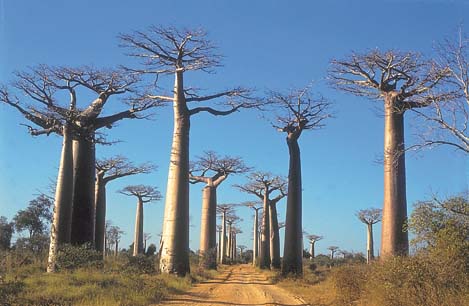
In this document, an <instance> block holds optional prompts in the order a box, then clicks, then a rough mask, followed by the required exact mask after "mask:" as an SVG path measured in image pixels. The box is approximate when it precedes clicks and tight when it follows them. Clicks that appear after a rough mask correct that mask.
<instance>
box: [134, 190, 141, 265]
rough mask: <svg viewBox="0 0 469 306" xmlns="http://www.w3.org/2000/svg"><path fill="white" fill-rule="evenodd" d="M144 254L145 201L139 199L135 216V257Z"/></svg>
mask: <svg viewBox="0 0 469 306" xmlns="http://www.w3.org/2000/svg"><path fill="white" fill-rule="evenodd" d="M138 254H143V201H142V199H138V202H137V213H136V215H135V233H134V253H133V255H134V256H137V255H138Z"/></svg>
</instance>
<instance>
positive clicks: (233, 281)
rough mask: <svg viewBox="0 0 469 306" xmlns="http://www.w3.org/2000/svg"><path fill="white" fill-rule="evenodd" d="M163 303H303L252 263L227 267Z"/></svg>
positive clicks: (280, 305) (208, 305)
mask: <svg viewBox="0 0 469 306" xmlns="http://www.w3.org/2000/svg"><path fill="white" fill-rule="evenodd" d="M162 305H181V306H184V305H187V306H189V305H190V306H196V305H200V306H212V305H213V306H220V305H223V306H226V305H232V306H238V305H239V306H255V305H262V306H290V305H292V306H293V305H303V306H307V305H308V304H306V303H304V302H303V301H302V300H301V299H300V298H298V297H295V296H293V295H291V294H289V293H288V292H286V291H285V290H284V289H282V288H279V287H277V286H275V285H272V284H271V283H270V282H269V280H268V279H267V277H266V276H265V275H262V274H261V273H259V272H257V271H256V270H255V269H254V268H253V267H252V266H250V265H240V266H231V267H230V266H228V267H226V268H224V270H222V271H221V273H220V275H218V276H217V278H215V279H212V280H209V281H206V282H203V283H200V284H197V285H196V286H194V287H193V288H192V289H191V290H190V291H189V292H187V293H185V294H183V295H175V296H172V297H171V298H169V299H168V300H166V301H164V302H163V303H162Z"/></svg>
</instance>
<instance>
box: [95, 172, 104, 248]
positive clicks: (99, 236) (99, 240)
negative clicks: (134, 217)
mask: <svg viewBox="0 0 469 306" xmlns="http://www.w3.org/2000/svg"><path fill="white" fill-rule="evenodd" d="M95 212H96V224H95V231H94V240H95V245H96V250H97V251H99V252H103V250H104V236H105V231H106V182H105V181H104V178H103V176H102V175H99V174H98V175H97V176H96V187H95Z"/></svg>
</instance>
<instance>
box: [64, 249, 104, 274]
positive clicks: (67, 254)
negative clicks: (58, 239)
mask: <svg viewBox="0 0 469 306" xmlns="http://www.w3.org/2000/svg"><path fill="white" fill-rule="evenodd" d="M102 267H103V256H102V254H101V253H100V252H98V251H96V250H94V249H93V248H91V247H90V246H89V245H82V246H72V245H63V246H61V247H60V248H59V250H58V253H57V270H75V269H79V268H98V269H99V268H102Z"/></svg>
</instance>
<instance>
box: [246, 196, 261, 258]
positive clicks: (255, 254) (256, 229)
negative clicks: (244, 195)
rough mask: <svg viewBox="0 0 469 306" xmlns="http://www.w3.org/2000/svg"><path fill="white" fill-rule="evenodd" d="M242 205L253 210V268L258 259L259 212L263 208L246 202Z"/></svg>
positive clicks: (259, 204)
mask: <svg viewBox="0 0 469 306" xmlns="http://www.w3.org/2000/svg"><path fill="white" fill-rule="evenodd" d="M243 205H244V206H247V207H249V208H251V209H252V210H254V227H253V233H254V234H253V246H252V249H253V253H252V264H253V265H254V266H255V265H256V264H257V261H258V257H259V210H261V209H263V207H262V203H260V202H246V203H243Z"/></svg>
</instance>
